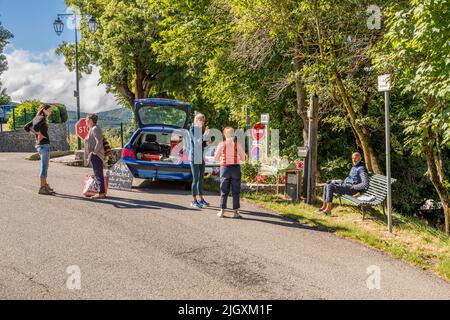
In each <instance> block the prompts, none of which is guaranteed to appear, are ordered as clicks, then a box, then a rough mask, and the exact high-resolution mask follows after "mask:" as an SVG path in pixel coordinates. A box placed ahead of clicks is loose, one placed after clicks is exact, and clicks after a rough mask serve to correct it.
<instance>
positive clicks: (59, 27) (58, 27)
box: [53, 13, 97, 150]
mask: <svg viewBox="0 0 450 320" xmlns="http://www.w3.org/2000/svg"><path fill="white" fill-rule="evenodd" d="M72 16H73V17H74V19H75V73H76V90H75V91H74V96H75V98H76V99H77V120H80V118H81V111H80V83H79V81H80V79H79V78H80V77H79V73H78V26H77V18H78V16H79V15H78V14H76V13H59V14H58V15H57V17H56V19H55V21H54V22H53V28H54V29H55V32H56V34H57V35H58V36H60V35H61V34H62V32H63V30H64V22H63V21H62V20H61V17H72ZM87 24H88V28H89V31H90V32H94V31H95V30H96V29H97V20H95V18H94V17H91V18H90V19H89V21H88V23H87ZM77 147H78V150H80V149H81V140H80V138H79V137H78V138H77Z"/></svg>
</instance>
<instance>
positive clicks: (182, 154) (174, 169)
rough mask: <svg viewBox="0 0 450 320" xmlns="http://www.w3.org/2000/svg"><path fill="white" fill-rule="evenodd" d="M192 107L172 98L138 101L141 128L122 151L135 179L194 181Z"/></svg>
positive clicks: (137, 112) (135, 113) (134, 110)
mask: <svg viewBox="0 0 450 320" xmlns="http://www.w3.org/2000/svg"><path fill="white" fill-rule="evenodd" d="M191 108H192V107H191V106H190V105H189V104H187V103H184V102H179V101H176V100H169V99H156V98H149V99H139V100H135V102H134V106H133V112H134V115H135V119H136V122H137V124H138V126H139V128H138V129H137V130H136V132H134V134H133V136H132V137H131V139H130V141H128V143H127V144H126V145H125V146H124V148H123V150H122V160H123V161H124V162H125V163H126V164H127V166H128V167H129V168H130V170H131V172H132V173H133V175H134V177H136V178H143V179H158V180H176V181H185V182H187V184H186V185H187V186H188V185H189V182H190V181H192V174H191V169H190V165H189V160H188V143H189V139H188V135H189V133H188V131H187V130H186V128H187V125H188V119H189V115H190V113H191Z"/></svg>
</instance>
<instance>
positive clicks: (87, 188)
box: [83, 175, 109, 197]
mask: <svg viewBox="0 0 450 320" xmlns="http://www.w3.org/2000/svg"><path fill="white" fill-rule="evenodd" d="M108 183H109V177H107V176H105V193H106V192H108ZM99 192H100V184H99V183H98V181H97V178H96V177H95V176H93V175H87V176H85V177H84V187H83V195H84V196H86V197H92V196H95V195H96V194H98V193H99Z"/></svg>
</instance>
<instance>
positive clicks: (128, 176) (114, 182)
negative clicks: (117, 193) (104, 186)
mask: <svg viewBox="0 0 450 320" xmlns="http://www.w3.org/2000/svg"><path fill="white" fill-rule="evenodd" d="M106 175H107V176H108V177H109V188H110V189H116V190H128V191H129V190H131V187H132V186H133V174H132V173H131V171H130V169H128V166H127V165H126V164H125V163H124V162H123V161H122V160H119V161H118V162H117V163H116V164H115V165H114V166H113V167H112V168H111V169H110V170H108V172H107V174H106Z"/></svg>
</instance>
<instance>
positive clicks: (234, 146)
mask: <svg viewBox="0 0 450 320" xmlns="http://www.w3.org/2000/svg"><path fill="white" fill-rule="evenodd" d="M223 134H224V136H225V140H224V141H222V142H221V143H220V144H219V146H218V147H217V149H216V153H215V155H214V159H215V160H218V161H220V208H221V209H220V211H219V212H218V213H217V216H219V217H221V218H222V217H223V216H224V213H225V209H226V208H227V199H228V195H229V194H230V187H231V193H232V195H233V211H234V215H233V218H240V217H241V215H240V214H239V208H240V195H241V166H240V163H241V161H244V160H245V152H244V149H243V148H242V145H241V144H240V143H239V142H238V141H237V137H236V136H235V134H234V130H233V128H231V127H226V128H225V129H224V130H223Z"/></svg>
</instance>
